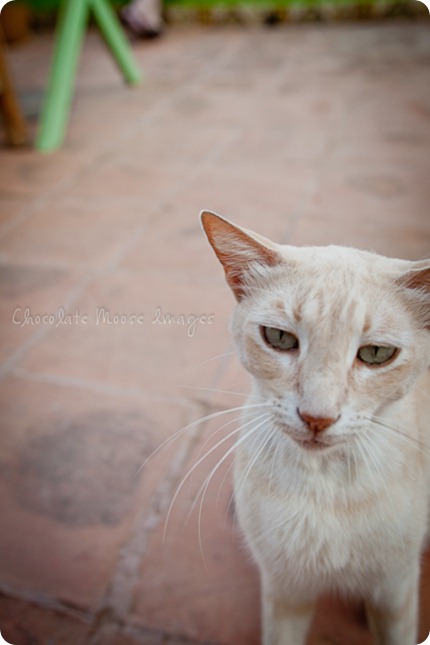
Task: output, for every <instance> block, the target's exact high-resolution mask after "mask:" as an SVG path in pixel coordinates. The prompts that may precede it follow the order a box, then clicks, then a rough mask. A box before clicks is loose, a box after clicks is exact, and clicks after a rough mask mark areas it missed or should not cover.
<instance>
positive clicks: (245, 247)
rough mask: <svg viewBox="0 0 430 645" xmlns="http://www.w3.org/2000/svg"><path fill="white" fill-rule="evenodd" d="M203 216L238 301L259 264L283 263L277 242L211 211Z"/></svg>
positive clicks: (269, 265)
mask: <svg viewBox="0 0 430 645" xmlns="http://www.w3.org/2000/svg"><path fill="white" fill-rule="evenodd" d="M200 219H201V222H202V226H203V229H204V231H205V233H206V235H207V238H208V240H209V243H210V245H211V246H212V248H213V250H214V251H215V254H216V256H217V258H218V260H219V261H220V262H221V264H222V265H223V267H224V271H225V276H226V279H227V282H228V284H229V286H230V287H231V289H232V291H233V293H234V295H235V296H236V299H237V300H241V299H242V298H243V296H244V295H245V294H246V285H247V284H248V283H249V278H250V277H251V275H252V272H253V269H254V270H256V269H257V266H259V267H260V268H261V267H262V266H263V267H264V266H265V267H272V266H276V265H277V264H280V263H281V262H282V257H281V255H280V254H279V252H278V250H277V248H276V245H275V244H274V243H273V242H271V241H270V240H268V239H266V238H264V237H262V236H260V235H257V234H256V233H252V232H251V231H247V230H246V229H243V228H240V227H239V226H236V225H235V224H232V223H231V222H229V221H228V220H226V219H224V218H223V217H220V216H219V215H216V214H215V213H211V212H209V211H202V212H201V213H200Z"/></svg>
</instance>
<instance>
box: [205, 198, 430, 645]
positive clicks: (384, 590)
mask: <svg viewBox="0 0 430 645" xmlns="http://www.w3.org/2000/svg"><path fill="white" fill-rule="evenodd" d="M201 218H202V224H203V227H204V230H205V232H206V234H207V237H208V239H209V241H210V243H211V245H212V247H213V249H214V250H215V253H216V255H217V256H218V259H219V260H220V262H221V263H222V265H223V267H224V270H225V274H226V278H227V282H228V284H229V285H230V287H231V289H232V290H233V292H234V295H235V297H236V300H237V306H236V309H235V312H234V316H233V322H232V331H233V335H234V339H235V342H236V345H237V350H238V353H239V357H240V359H241V362H242V363H243V365H244V367H245V368H246V370H247V371H248V372H249V373H250V374H251V376H252V390H251V395H250V399H249V404H250V407H246V408H245V410H246V411H245V413H244V419H243V428H242V435H241V438H240V440H239V441H238V442H237V450H236V465H235V497H236V505H237V511H238V516H239V522H240V525H241V527H242V529H243V531H244V533H245V536H246V539H247V542H248V544H249V546H250V549H251V551H252V554H253V556H254V558H255V560H256V562H257V564H258V566H259V569H260V573H261V586H262V621H263V637H262V640H263V643H264V645H304V643H305V642H306V635H307V632H308V629H309V625H310V622H311V619H312V614H313V608H314V604H315V600H316V598H317V596H318V595H319V594H320V593H322V592H325V591H330V590H336V591H338V592H340V593H342V594H345V595H349V596H356V597H359V598H361V599H363V600H364V601H365V602H366V607H367V613H368V619H369V624H370V627H371V629H372V632H373V634H374V642H375V643H377V644H378V645H415V644H416V642H417V625H418V582H419V574H420V555H421V553H422V550H423V547H424V545H425V541H426V536H427V533H428V526H429V511H430V508H429V506H430V398H429V397H428V392H429V391H430V390H429V385H430V383H429V378H428V375H429V372H428V368H429V366H430V261H422V262H409V261H405V260H395V259H390V258H386V257H382V256H380V255H376V254H373V253H368V252H365V251H359V250H356V249H350V248H343V247H336V246H329V247H312V248H311V247H308V248H306V247H303V248H301V247H292V246H286V245H279V244H275V243H273V242H271V241H269V240H267V239H265V238H262V237H261V236H260V235H257V234H255V233H251V232H250V231H247V230H245V229H242V228H239V227H238V226H236V225H233V224H231V223H230V222H228V221H227V220H225V219H223V218H220V217H219V216H217V215H215V214H213V213H209V212H207V211H204V212H203V213H202V215H201ZM253 404H255V410H256V411H254V412H252V411H253V410H254V408H253V407H252V405H253ZM257 411H258V412H257ZM262 412H265V415H264V416H263V415H262Z"/></svg>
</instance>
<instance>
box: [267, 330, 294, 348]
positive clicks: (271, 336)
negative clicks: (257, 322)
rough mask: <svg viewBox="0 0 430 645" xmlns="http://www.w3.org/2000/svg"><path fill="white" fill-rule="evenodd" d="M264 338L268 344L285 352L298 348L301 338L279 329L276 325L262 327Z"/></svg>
mask: <svg viewBox="0 0 430 645" xmlns="http://www.w3.org/2000/svg"><path fill="white" fill-rule="evenodd" d="M261 331H262V334H263V338H264V340H265V341H266V343H267V344H268V345H270V346H271V347H273V348H274V349H279V350H281V351H283V352H288V351H290V350H293V349H297V348H298V346H299V340H298V338H297V336H294V334H291V333H290V332H289V331H285V330H284V329H277V328H276V327H262V328H261Z"/></svg>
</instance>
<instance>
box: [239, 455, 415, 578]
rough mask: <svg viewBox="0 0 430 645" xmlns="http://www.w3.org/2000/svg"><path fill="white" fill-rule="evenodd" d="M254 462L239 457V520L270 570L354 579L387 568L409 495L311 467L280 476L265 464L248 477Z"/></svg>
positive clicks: (403, 520) (406, 511)
mask: <svg viewBox="0 0 430 645" xmlns="http://www.w3.org/2000/svg"><path fill="white" fill-rule="evenodd" d="M246 462H247V460H246V459H242V460H241V459H240V458H239V460H238V463H237V466H236V474H235V479H236V486H235V488H236V497H237V499H236V502H237V507H238V514H239V519H240V523H241V525H242V527H243V528H244V530H245V533H246V534H247V537H248V540H249V541H250V543H251V544H252V545H253V547H254V550H255V553H257V554H258V557H259V558H260V559H263V560H264V561H265V566H268V567H269V568H271V567H273V568H276V567H279V563H280V562H282V563H283V566H284V568H292V569H293V570H295V571H296V572H297V575H300V578H301V579H302V578H304V579H305V578H307V577H308V576H309V577H310V578H311V579H313V580H318V579H319V578H320V577H321V580H328V579H331V580H336V581H337V582H338V581H339V579H342V578H343V577H345V581H346V582H345V584H349V582H348V580H350V581H352V580H355V581H357V580H358V578H361V576H362V575H363V572H364V571H366V570H369V569H371V570H374V571H375V570H376V568H378V569H379V567H380V566H381V563H383V561H384V558H385V555H384V554H385V552H387V553H388V552H389V551H390V548H389V547H390V545H391V543H392V544H395V543H396V542H397V541H398V538H399V536H400V535H401V534H402V532H404V531H405V526H407V525H408V522H407V521H405V513H409V512H410V508H408V507H407V505H405V506H404V512H403V509H402V500H400V499H396V496H394V497H392V496H391V495H390V494H389V493H388V492H387V491H384V490H379V489H376V490H372V487H370V486H368V487H365V486H358V485H356V486H354V485H353V483H352V482H351V481H349V480H348V476H347V475H345V476H344V475H343V474H342V472H339V471H334V472H324V469H321V468H317V467H315V468H312V467H310V468H308V469H306V470H303V471H302V472H300V470H296V471H294V470H293V472H292V473H285V476H284V477H282V476H280V477H278V478H276V477H275V474H274V473H271V474H269V475H268V473H265V471H264V469H263V470H262V471H260V472H258V468H257V469H255V470H254V474H253V475H252V474H251V475H250V474H249V472H248V475H247V476H246V477H245V479H244V476H245V475H246V468H247V467H246V465H245V464H246ZM409 506H410V505H409ZM391 555H392V552H391V554H390V557H391ZM307 574H308V575H307ZM357 584H361V583H357Z"/></svg>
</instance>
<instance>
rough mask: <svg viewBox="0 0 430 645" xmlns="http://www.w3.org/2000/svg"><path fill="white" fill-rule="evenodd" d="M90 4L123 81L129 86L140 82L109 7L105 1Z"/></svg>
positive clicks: (99, 0)
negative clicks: (122, 76)
mask: <svg viewBox="0 0 430 645" xmlns="http://www.w3.org/2000/svg"><path fill="white" fill-rule="evenodd" d="M90 2H91V8H92V11H93V14H94V18H95V19H96V21H97V24H98V26H99V29H100V31H101V33H102V35H103V37H104V39H105V40H106V43H107V44H108V46H109V47H110V49H111V51H112V54H113V56H114V57H115V60H116V62H117V64H118V66H119V68H120V70H121V72H122V74H123V75H124V78H125V80H126V81H127V83H130V84H135V83H138V82H139V81H140V80H141V74H140V71H139V69H138V68H137V67H136V65H135V64H134V61H133V58H132V55H131V53H130V47H129V44H128V41H127V39H126V37H125V35H124V32H123V31H122V28H121V25H120V24H119V22H118V19H117V17H116V15H115V13H114V11H113V9H112V7H111V5H110V4H109V3H108V2H107V0H90Z"/></svg>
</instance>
